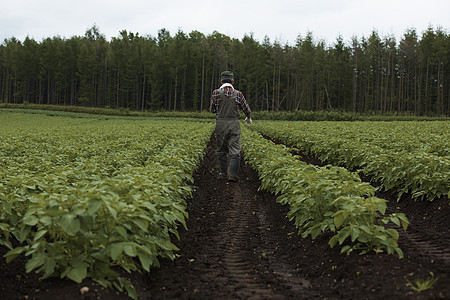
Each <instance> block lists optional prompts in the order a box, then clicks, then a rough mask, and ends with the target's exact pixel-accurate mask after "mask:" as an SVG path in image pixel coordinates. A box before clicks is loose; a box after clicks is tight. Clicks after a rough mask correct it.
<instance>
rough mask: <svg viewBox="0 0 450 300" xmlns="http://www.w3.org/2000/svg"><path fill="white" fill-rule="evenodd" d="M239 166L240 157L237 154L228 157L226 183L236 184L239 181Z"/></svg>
mask: <svg viewBox="0 0 450 300" xmlns="http://www.w3.org/2000/svg"><path fill="white" fill-rule="evenodd" d="M240 164H241V157H240V156H239V154H235V155H231V156H230V175H229V176H228V181H233V182H238V181H239V176H238V175H239V165H240Z"/></svg>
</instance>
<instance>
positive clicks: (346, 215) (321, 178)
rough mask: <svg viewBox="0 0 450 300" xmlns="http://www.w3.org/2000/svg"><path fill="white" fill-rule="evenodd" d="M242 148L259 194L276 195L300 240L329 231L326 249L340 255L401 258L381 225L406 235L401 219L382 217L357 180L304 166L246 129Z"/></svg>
mask: <svg viewBox="0 0 450 300" xmlns="http://www.w3.org/2000/svg"><path fill="white" fill-rule="evenodd" d="M242 147H243V151H244V155H245V159H246V161H247V162H248V163H249V164H250V165H251V166H252V167H253V168H254V169H256V170H257V171H258V174H259V177H260V179H261V188H263V189H266V190H268V191H270V192H274V193H276V194H279V196H278V198H277V201H278V202H280V203H282V204H287V205H289V207H290V211H289V213H288V217H289V218H290V219H291V220H295V225H296V226H297V228H298V230H299V233H301V235H302V237H307V236H309V235H311V237H312V238H315V237H317V236H318V235H319V234H321V233H323V232H325V231H331V232H332V233H333V236H332V238H331V239H330V241H329V244H330V246H331V247H334V246H335V245H337V244H339V245H342V250H341V252H342V253H347V254H348V253H350V252H352V251H353V250H359V251H361V253H367V252H369V251H375V252H382V251H386V252H387V253H389V254H392V253H396V254H397V255H399V256H400V257H403V252H402V250H401V249H400V248H399V247H398V244H397V241H398V237H399V234H398V232H397V231H396V230H395V229H392V228H385V226H384V225H386V224H387V223H389V222H392V223H395V224H397V225H399V226H400V225H402V226H403V228H404V230H406V228H407V225H408V220H407V218H406V217H405V215H404V214H402V213H396V214H394V213H393V214H389V215H386V202H387V201H386V200H384V199H379V198H377V197H374V194H375V189H374V188H373V187H372V186H371V185H369V184H367V183H363V182H361V180H360V179H359V177H358V175H357V174H355V173H351V172H349V171H348V170H346V169H344V168H341V167H334V166H326V167H322V168H319V167H316V166H313V165H309V164H307V163H305V162H302V161H300V160H299V159H298V158H296V157H295V156H292V155H291V154H290V152H289V149H288V148H286V147H285V146H283V145H275V144H274V143H272V142H270V141H268V140H266V139H264V138H263V137H262V136H261V135H260V134H259V133H257V132H254V131H250V130H248V129H245V130H244V131H243V136H242Z"/></svg>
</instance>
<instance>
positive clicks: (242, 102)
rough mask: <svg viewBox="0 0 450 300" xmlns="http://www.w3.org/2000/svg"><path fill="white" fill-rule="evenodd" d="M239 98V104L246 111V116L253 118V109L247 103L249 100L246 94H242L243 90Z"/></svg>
mask: <svg viewBox="0 0 450 300" xmlns="http://www.w3.org/2000/svg"><path fill="white" fill-rule="evenodd" d="M236 98H237V100H238V103H239V106H240V107H241V109H242V111H243V112H244V114H245V116H246V117H247V118H248V119H250V118H251V114H252V110H251V109H250V106H249V105H248V103H247V100H245V97H244V94H242V92H239V94H238V95H237V97H236Z"/></svg>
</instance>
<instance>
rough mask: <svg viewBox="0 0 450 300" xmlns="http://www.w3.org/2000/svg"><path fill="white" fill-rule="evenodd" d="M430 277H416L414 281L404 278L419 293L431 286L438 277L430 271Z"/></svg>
mask: <svg viewBox="0 0 450 300" xmlns="http://www.w3.org/2000/svg"><path fill="white" fill-rule="evenodd" d="M430 275H431V276H430V277H429V278H427V279H425V278H416V279H415V280H414V283H412V282H411V281H409V280H406V281H407V283H408V285H409V286H410V287H411V289H413V290H414V291H415V292H417V293H421V292H424V291H427V290H429V289H432V288H433V285H434V284H435V283H436V282H437V281H438V279H439V278H438V277H436V278H435V277H434V274H433V273H432V272H430Z"/></svg>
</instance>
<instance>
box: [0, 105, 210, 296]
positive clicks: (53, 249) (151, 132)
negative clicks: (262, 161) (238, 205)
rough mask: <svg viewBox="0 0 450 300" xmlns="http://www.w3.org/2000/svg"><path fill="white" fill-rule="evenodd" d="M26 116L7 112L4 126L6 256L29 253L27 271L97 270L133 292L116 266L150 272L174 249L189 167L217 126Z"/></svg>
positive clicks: (78, 274)
mask: <svg viewBox="0 0 450 300" xmlns="http://www.w3.org/2000/svg"><path fill="white" fill-rule="evenodd" d="M27 117H28V122H23V120H24V118H23V116H21V115H20V114H9V115H8V114H6V117H5V119H3V120H7V124H5V123H3V124H1V125H2V126H3V128H5V129H6V130H5V131H3V133H2V134H1V139H0V140H1V142H0V161H1V164H0V178H1V183H0V202H1V207H2V209H1V210H0V232H1V234H0V243H1V244H2V245H4V246H6V247H9V248H10V249H11V250H10V251H9V252H8V253H6V255H5V257H6V260H7V262H9V261H11V260H13V259H14V258H16V257H17V256H18V255H21V254H23V255H25V256H27V257H28V258H29V260H28V261H27V263H26V271H27V272H31V271H36V272H38V273H40V274H42V278H47V277H51V276H59V277H61V278H68V279H71V280H73V281H75V282H78V283H79V282H81V281H82V280H83V279H85V278H91V279H93V280H95V281H97V282H99V283H100V284H102V285H103V286H107V287H112V286H114V287H116V288H118V289H119V290H121V291H124V290H125V291H126V292H127V293H128V294H129V295H130V296H132V297H133V298H136V297H137V295H136V292H135V290H134V288H133V286H132V285H131V283H130V282H128V281H127V280H124V279H123V278H120V277H119V276H118V274H117V272H116V271H114V269H113V267H115V266H117V267H120V268H122V269H124V270H126V271H128V272H131V271H139V272H149V271H150V269H151V268H152V267H155V266H158V265H159V261H158V260H159V258H161V257H166V258H171V259H173V258H174V257H175V254H174V251H175V250H177V248H176V246H175V245H174V244H173V243H172V242H171V237H173V236H177V235H178V232H177V227H178V226H180V225H183V226H185V219H186V218H187V212H186V210H185V208H186V202H185V199H186V198H187V197H189V195H190V194H191V189H192V188H191V186H190V183H192V181H193V178H192V173H193V172H194V171H195V169H196V166H197V165H198V162H199V161H200V159H201V157H202V155H203V150H204V148H205V146H206V143H207V141H208V140H209V138H210V136H211V133H212V130H213V126H212V125H211V124H207V123H202V124H201V126H199V124H198V123H195V122H183V121H177V122H173V121H167V120H166V121H164V120H158V121H151V120H148V121H143V120H141V121H133V120H114V121H108V120H96V119H90V120H87V119H68V118H60V117H57V118H53V119H52V118H50V117H45V116H27ZM38 123H40V125H37V124H38ZM27 124H28V125H27ZM36 125H37V126H36Z"/></svg>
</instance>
